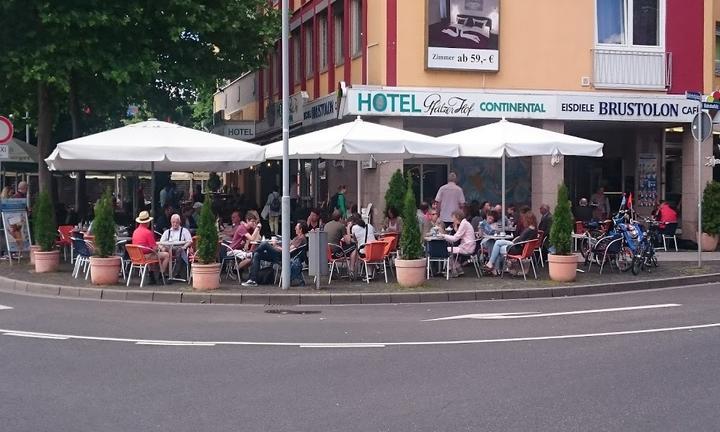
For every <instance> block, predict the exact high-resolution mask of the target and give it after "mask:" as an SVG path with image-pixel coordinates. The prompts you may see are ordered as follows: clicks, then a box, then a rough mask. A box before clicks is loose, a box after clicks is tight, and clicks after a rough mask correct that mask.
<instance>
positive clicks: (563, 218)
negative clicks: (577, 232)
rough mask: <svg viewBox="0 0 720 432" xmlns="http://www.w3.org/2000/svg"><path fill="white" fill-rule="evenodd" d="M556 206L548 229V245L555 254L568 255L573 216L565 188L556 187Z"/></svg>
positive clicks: (562, 186) (570, 244) (563, 186)
mask: <svg viewBox="0 0 720 432" xmlns="http://www.w3.org/2000/svg"><path fill="white" fill-rule="evenodd" d="M557 197H558V198H557V206H556V207H555V212H554V213H553V223H552V226H551V227H550V244H552V245H553V246H554V247H555V254H557V255H570V250H571V249H570V248H571V246H572V230H573V216H572V211H571V210H570V200H569V199H568V191H567V187H566V186H565V185H564V184H561V185H560V186H558V195H557Z"/></svg>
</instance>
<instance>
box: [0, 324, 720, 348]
mask: <svg viewBox="0 0 720 432" xmlns="http://www.w3.org/2000/svg"><path fill="white" fill-rule="evenodd" d="M716 327H720V323H711V324H697V325H689V326H680V327H663V328H654V329H642V330H625V331H616V332H605V333H582V334H568V335H553V336H529V337H516V338H498V339H468V340H449V341H414V342H377V343H366V342H364V343H361V342H358V343H352V342H339V343H336V344H333V343H307V342H246V341H157V340H150V339H122V338H104V337H97V336H79V335H65V334H52V333H32V332H23V331H19V330H8V329H0V333H1V334H3V335H7V336H23V337H39V338H43V339H75V340H92V341H103V342H131V343H134V344H154V345H158V343H172V344H178V345H182V346H195V345H201V346H202V344H205V345H207V344H211V345H225V346H267V347H304V348H325V347H330V348H338V347H343V348H380V347H381V346H382V347H392V346H432V345H473V344H485V343H498V342H532V341H545V340H563V339H582V338H592V337H607V336H627V335H638V334H652V333H667V332H674V331H685V330H699V329H707V328H716Z"/></svg>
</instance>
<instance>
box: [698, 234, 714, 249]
mask: <svg viewBox="0 0 720 432" xmlns="http://www.w3.org/2000/svg"><path fill="white" fill-rule="evenodd" d="M700 242H701V243H700V247H701V248H702V250H703V252H714V251H715V249H717V245H718V236H717V235H712V234H706V233H702V237H701V239H700Z"/></svg>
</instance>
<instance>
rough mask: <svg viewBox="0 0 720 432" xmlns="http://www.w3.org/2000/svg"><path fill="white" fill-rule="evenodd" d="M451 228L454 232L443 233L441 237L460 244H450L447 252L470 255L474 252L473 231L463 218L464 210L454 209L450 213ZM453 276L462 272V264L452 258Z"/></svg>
mask: <svg viewBox="0 0 720 432" xmlns="http://www.w3.org/2000/svg"><path fill="white" fill-rule="evenodd" d="M452 218H453V228H454V230H455V234H453V235H450V234H443V237H444V238H445V240H447V241H448V242H452V243H455V242H457V241H458V240H459V241H460V245H458V246H451V247H449V248H448V251H449V252H452V253H454V254H461V255H472V254H473V253H475V231H474V230H473V227H472V225H470V222H468V221H467V219H465V212H463V211H462V210H455V211H454V212H453V214H452ZM452 270H453V276H457V275H460V274H462V265H461V264H460V262H459V260H457V259H456V260H453V269H452Z"/></svg>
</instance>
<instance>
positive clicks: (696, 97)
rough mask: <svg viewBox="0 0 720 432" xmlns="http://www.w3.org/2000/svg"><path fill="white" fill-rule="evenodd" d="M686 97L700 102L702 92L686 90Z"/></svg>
mask: <svg viewBox="0 0 720 432" xmlns="http://www.w3.org/2000/svg"><path fill="white" fill-rule="evenodd" d="M685 99H690V100H694V101H698V102H700V101H701V100H702V93H700V92H691V91H686V92H685Z"/></svg>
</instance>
